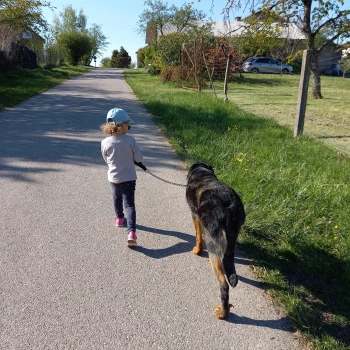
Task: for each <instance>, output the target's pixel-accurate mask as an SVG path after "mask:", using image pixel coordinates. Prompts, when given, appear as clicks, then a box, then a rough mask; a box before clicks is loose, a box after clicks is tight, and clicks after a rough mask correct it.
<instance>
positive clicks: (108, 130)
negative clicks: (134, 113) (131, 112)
mask: <svg viewBox="0 0 350 350" xmlns="http://www.w3.org/2000/svg"><path fill="white" fill-rule="evenodd" d="M122 126H123V124H122V123H120V124H117V125H114V124H108V123H105V124H102V125H101V126H100V129H101V130H102V131H103V132H104V133H105V134H107V135H111V136H113V135H120V134H121V132H122Z"/></svg>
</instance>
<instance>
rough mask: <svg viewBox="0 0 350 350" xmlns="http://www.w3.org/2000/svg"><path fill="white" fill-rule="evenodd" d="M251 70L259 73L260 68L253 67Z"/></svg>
mask: <svg viewBox="0 0 350 350" xmlns="http://www.w3.org/2000/svg"><path fill="white" fill-rule="evenodd" d="M251 72H252V73H259V69H258V68H253V69H252V70H251Z"/></svg>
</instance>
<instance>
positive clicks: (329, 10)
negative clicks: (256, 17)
mask: <svg viewBox="0 0 350 350" xmlns="http://www.w3.org/2000/svg"><path fill="white" fill-rule="evenodd" d="M342 4H343V0H329V1H324V0H318V1H313V0H262V1H261V5H262V8H261V10H260V11H259V14H260V20H261V21H264V20H265V19H266V18H269V17H270V16H276V17H277V18H280V19H281V18H282V19H283V21H281V22H280V23H281V25H285V24H286V23H292V22H294V23H296V25H297V26H298V27H299V28H300V30H301V31H302V32H303V34H304V36H305V39H306V46H307V49H309V50H312V61H311V74H312V96H313V97H314V98H322V94H321V78H320V72H319V66H318V57H319V54H320V53H321V52H322V50H323V49H324V48H325V47H326V46H329V45H333V44H334V42H335V40H337V39H343V38H348V37H349V36H350V10H348V9H346V10H342V9H341V7H340V5H342ZM254 5H255V2H254V0H246V2H245V6H246V7H247V8H250V9H251V11H252V12H254V11H255V9H254ZM240 6H242V1H241V0H228V1H227V5H226V7H225V9H224V13H228V10H229V9H232V8H239V7H240ZM255 14H256V12H255ZM320 34H322V35H323V36H325V37H326V38H327V40H326V41H324V42H323V43H322V44H321V45H319V46H317V45H316V38H317V36H318V35H320Z"/></svg>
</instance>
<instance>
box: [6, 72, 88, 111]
mask: <svg viewBox="0 0 350 350" xmlns="http://www.w3.org/2000/svg"><path fill="white" fill-rule="evenodd" d="M89 69H90V68H89V67H84V66H75V67H73V66H61V67H57V68H53V69H43V68H37V69H20V68H17V69H11V70H8V71H1V72H0V87H1V88H0V110H1V109H4V108H8V107H12V106H14V105H16V104H18V103H20V102H22V101H24V100H27V99H28V98H30V97H33V96H34V95H36V94H38V93H40V92H43V91H45V90H47V89H49V88H51V87H53V86H55V85H57V84H60V83H62V82H63V81H65V80H67V79H71V78H73V77H75V76H77V75H80V74H83V73H86V72H87V71H88V70H89Z"/></svg>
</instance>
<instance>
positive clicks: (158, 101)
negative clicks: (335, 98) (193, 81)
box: [124, 70, 350, 350]
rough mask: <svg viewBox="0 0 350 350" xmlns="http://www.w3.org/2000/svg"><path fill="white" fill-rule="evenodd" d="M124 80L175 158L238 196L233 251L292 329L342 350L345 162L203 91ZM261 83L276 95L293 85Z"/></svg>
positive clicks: (320, 345)
mask: <svg viewBox="0 0 350 350" xmlns="http://www.w3.org/2000/svg"><path fill="white" fill-rule="evenodd" d="M124 74H125V78H126V81H127V82H128V84H129V85H130V86H131V88H132V89H133V91H134V93H135V94H136V95H137V97H138V98H139V99H140V100H141V101H142V102H143V104H144V105H145V107H146V108H147V110H148V111H149V112H150V113H151V114H152V115H153V117H154V120H155V121H156V123H157V124H158V125H159V126H160V127H161V129H162V130H163V132H164V133H165V135H166V136H167V137H168V139H169V140H170V142H171V143H172V145H173V146H174V148H175V149H176V151H177V153H178V154H179V155H180V157H181V158H182V159H183V160H184V161H185V162H186V163H187V164H188V165H190V164H192V163H193V162H196V161H204V162H207V163H210V164H211V165H213V166H214V169H215V171H216V173H217V175H218V177H219V178H220V179H221V180H222V181H224V182H226V183H228V184H229V185H231V186H232V187H233V188H235V189H236V191H237V192H238V193H239V194H240V195H241V197H242V200H243V202H244V204H245V208H246V212H247V214H248V215H247V222H246V224H245V225H244V229H243V232H242V234H241V235H240V239H239V241H240V245H241V247H242V248H243V249H244V250H245V251H246V252H247V253H248V255H249V256H250V257H251V258H252V259H253V261H254V269H255V271H256V273H257V274H258V276H259V277H260V278H261V280H262V283H263V285H264V286H265V287H266V288H267V289H268V290H269V292H270V294H271V295H272V296H274V298H275V299H277V300H278V301H279V302H280V304H281V306H282V307H283V309H284V310H285V311H286V312H287V313H288V315H289V316H290V319H291V321H292V323H293V325H294V327H295V328H296V329H298V330H299V331H300V332H302V333H303V334H304V335H306V336H307V337H308V339H309V340H310V342H311V343H312V344H313V346H314V348H315V349H317V350H344V349H350V345H349V344H350V298H349V297H348V291H349V287H350V235H349V232H350V215H349V205H350V188H349V178H350V176H349V158H348V157H347V156H344V155H342V153H337V152H335V151H334V150H332V149H330V148H329V147H327V146H326V145H325V144H324V143H323V142H321V141H320V140H317V139H316V138H314V137H310V136H307V135H304V136H302V137H298V138H293V133H292V131H291V130H290V128H288V127H285V126H281V125H280V124H279V123H277V122H276V121H275V120H273V119H272V118H264V117H263V113H262V114H260V113H259V116H258V115H256V114H254V113H253V111H252V110H251V111H250V112H247V111H246V110H243V108H240V107H238V106H237V105H236V104H235V103H225V102H224V101H223V99H220V98H219V99H216V98H215V97H214V95H213V93H201V94H199V93H196V92H193V91H189V90H183V89H180V88H176V87H174V86H173V85H171V84H162V83H160V80H159V77H152V76H150V75H148V74H146V73H145V72H143V71H142V70H132V71H131V70H129V71H125V73H124ZM290 77H291V76H288V77H287V78H290ZM252 79H254V80H255V79H256V78H255V76H254V77H252ZM259 79H261V81H259ZM271 79H273V78H271ZM277 79H279V78H277ZM292 79H295V78H294V77H292ZM254 80H252V81H251V82H247V84H246V85H245V84H243V83H241V85H242V90H243V92H242V93H243V94H245V96H247V95H248V94H249V93H248V91H249V89H251V92H250V94H251V95H254V90H255V89H256V87H259V88H261V86H262V85H263V84H264V82H263V78H260V77H259V78H257V81H256V82H254ZM339 82H340V83H343V80H342V79H341V78H339ZM233 84H237V85H238V84H239V83H237V82H236V83H233ZM266 84H268V86H269V87H270V86H272V87H273V89H275V88H277V90H278V89H279V90H282V86H283V91H284V92H281V93H285V94H286V95H287V94H288V91H289V89H292V85H293V86H294V83H293V84H292V82H291V81H288V80H287V82H284V81H278V80H277V82H276V83H274V82H271V83H266ZM288 84H291V86H289V87H288V86H286V85H288ZM243 85H244V87H243ZM293 88H294V87H293ZM277 90H275V91H277ZM255 91H256V90H255ZM234 93H236V92H233V94H234ZM237 94H238V92H237ZM271 94H273V93H271ZM325 95H326V93H325ZM229 98H230V100H231V96H230V97H229ZM291 100H292V98H289V97H288V100H286V104H288V103H291ZM262 101H266V97H265V98H262ZM265 103H266V102H265ZM321 103H323V101H321ZM328 103H329V102H328ZM270 104H271V105H270V106H271V110H273V108H275V105H274V102H273V100H272V99H270ZM279 104H280V105H281V108H282V109H283V101H280V102H279ZM294 104H295V102H294ZM253 105H254V103H253V102H251V106H253ZM242 107H243V106H242ZM251 108H253V107H251ZM315 108H319V107H317V106H316V107H315ZM339 108H340V110H342V107H339ZM320 110H322V108H320ZM330 110H332V108H330ZM266 113H267V112H266ZM276 115H278V112H276Z"/></svg>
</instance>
